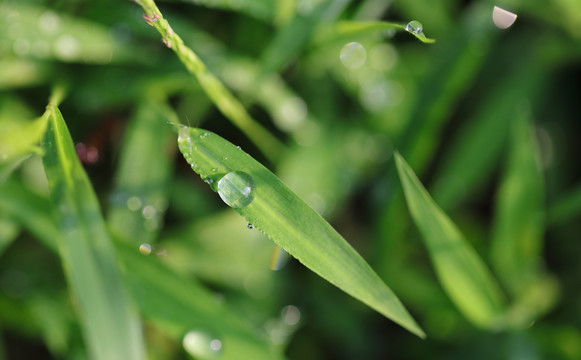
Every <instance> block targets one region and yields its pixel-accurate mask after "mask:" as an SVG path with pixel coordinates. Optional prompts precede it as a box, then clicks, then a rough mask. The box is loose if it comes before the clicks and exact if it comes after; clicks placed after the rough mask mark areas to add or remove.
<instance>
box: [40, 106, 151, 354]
mask: <svg viewBox="0 0 581 360" xmlns="http://www.w3.org/2000/svg"><path fill="white" fill-rule="evenodd" d="M45 116H46V117H48V118H49V123H48V128H47V131H46V133H45V135H44V138H43V141H42V148H43V150H44V151H45V155H44V158H43V163H44V167H45V171H46V174H47V178H48V182H49V188H50V194H51V202H52V206H53V212H54V215H55V218H56V219H57V221H58V224H59V230H60V232H61V236H60V237H59V240H58V245H59V252H60V257H61V260H62V261H63V264H64V266H65V269H66V275H67V277H68V280H69V283H70V285H71V288H72V291H73V294H74V296H75V297H76V299H77V301H78V303H79V311H80V317H81V324H82V328H83V335H84V338H85V341H86V343H87V348H88V349H89V350H88V353H90V354H91V357H92V358H94V359H98V360H99V359H102V360H105V359H106V360H112V359H120V360H121V359H124V360H125V359H143V358H144V350H143V349H144V348H143V339H142V334H141V329H140V321H139V318H138V317H137V314H136V313H135V309H134V308H133V306H132V304H131V302H130V301H129V297H128V294H127V292H126V289H125V287H124V285H123V283H122V281H121V280H122V279H121V276H120V272H119V269H118V261H117V258H116V254H115V250H114V248H113V244H112V241H111V238H110V237H109V234H108V233H107V230H106V227H105V223H104V221H103V218H102V216H101V213H100V209H99V203H98V201H97V198H96V196H95V193H94V191H93V188H92V187H91V184H90V182H89V179H88V177H87V174H86V173H85V171H84V169H83V167H82V165H81V163H80V161H79V159H78V157H77V153H76V151H75V148H74V145H73V141H72V139H71V136H70V134H69V132H68V129H67V127H66V125H65V122H64V119H63V117H62V115H61V113H60V111H59V110H58V108H57V107H56V105H55V101H51V104H50V105H49V106H48V107H47V111H46V113H45ZM112 329H115V331H112Z"/></svg>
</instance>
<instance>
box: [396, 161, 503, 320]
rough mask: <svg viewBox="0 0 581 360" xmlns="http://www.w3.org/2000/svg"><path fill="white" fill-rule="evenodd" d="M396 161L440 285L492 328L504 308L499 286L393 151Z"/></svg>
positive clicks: (461, 307) (469, 315) (467, 312)
mask: <svg viewBox="0 0 581 360" xmlns="http://www.w3.org/2000/svg"><path fill="white" fill-rule="evenodd" d="M395 160H396V165H397V170H398V173H399V177H400V179H401V182H402V185H403V189H404V194H405V198H406V201H407V204H408V207H409V210H410V213H411V215H412V218H413V220H414V222H415V223H416V226H417V227H418V228H419V229H420V232H421V233H422V238H423V240H424V243H425V244H426V247H427V248H428V252H429V253H430V257H431V258H432V261H433V263H434V267H435V269H436V274H437V275H438V278H439V280H440V283H441V284H442V287H443V288H444V290H445V291H446V292H447V294H448V296H449V297H450V299H451V300H452V301H453V302H454V304H455V305H456V307H457V308H458V309H459V310H460V311H461V312H462V313H463V314H464V315H465V316H466V317H467V318H468V319H469V320H471V321H472V322H473V323H474V324H476V325H478V326H481V327H484V328H495V327H496V326H498V325H499V324H500V323H499V321H500V316H501V315H502V314H501V312H502V310H503V298H502V295H501V292H500V287H499V286H498V284H497V283H496V281H495V280H494V278H493V276H492V274H491V273H490V271H489V270H488V269H487V267H486V265H485V264H484V262H483V261H482V260H481V259H480V257H479V256H478V254H477V253H476V252H475V251H474V249H473V248H472V247H470V245H469V244H468V243H467V242H466V240H465V239H464V237H463V235H462V234H461V233H460V231H459V230H458V228H457V227H456V225H454V223H453V222H452V221H451V220H450V218H449V217H448V216H446V214H444V212H443V211H442V210H441V209H440V208H439V207H438V206H437V205H436V203H434V201H433V200H432V198H431V197H430V195H429V194H428V192H427V191H426V189H425V188H424V187H423V186H422V184H421V183H420V181H419V180H418V178H417V177H416V176H415V174H414V173H413V171H412V169H411V168H410V167H409V165H408V164H407V163H406V162H405V160H404V159H403V158H402V157H401V155H399V154H398V153H396V154H395Z"/></svg>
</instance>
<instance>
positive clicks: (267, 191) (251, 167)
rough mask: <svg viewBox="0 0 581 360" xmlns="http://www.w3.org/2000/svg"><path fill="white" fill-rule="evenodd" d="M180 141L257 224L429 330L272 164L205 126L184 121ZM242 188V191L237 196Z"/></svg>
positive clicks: (309, 262)
mask: <svg viewBox="0 0 581 360" xmlns="http://www.w3.org/2000/svg"><path fill="white" fill-rule="evenodd" d="M178 146H179V149H180V151H181V152H182V153H183V155H184V157H185V158H186V160H187V161H188V163H190V164H191V165H192V169H194V170H195V171H196V172H197V173H198V174H200V175H201V177H202V178H203V179H205V180H206V181H207V182H208V183H211V185H212V188H213V189H214V190H219V194H220V196H221V197H222V199H223V200H225V202H227V203H229V204H230V205H232V206H233V207H234V208H235V209H236V211H238V212H239V213H240V214H241V215H242V216H244V217H245V218H246V219H247V220H248V221H249V222H250V223H252V224H253V225H254V226H255V227H256V228H257V229H259V230H260V231H262V232H263V233H264V234H266V235H267V236H268V237H269V238H270V239H272V240H273V241H274V242H276V243H277V244H278V245H280V246H281V247H283V248H284V249H285V250H286V251H288V252H289V253H290V254H291V255H293V256H294V257H295V258H297V259H298V260H299V261H301V262H302V263H303V264H304V265H305V266H307V267H308V268H310V269H311V270H313V271H314V272H315V273H317V274H318V275H320V276H321V277H323V278H324V279H326V280H327V281H329V282H331V283H332V284H334V285H335V286H337V287H339V288H340V289H342V290H343V291H345V292H347V293H348V294H350V295H352V296H353V297H355V298H357V299H359V300H361V301H362V302H364V303H366V304H367V305H369V306H371V307H372V308H373V309H375V310H377V311H378V312H380V313H381V314H383V315H385V316H386V317H387V318H389V319H391V320H393V321H395V322H396V323H398V324H400V325H401V326H403V327H404V328H406V329H408V330H409V331H411V332H413V333H414V334H416V335H418V336H421V337H423V336H424V332H423V331H422V330H421V329H420V327H419V326H418V325H417V324H416V322H415V321H414V320H413V318H412V317H411V316H410V315H409V313H408V312H407V310H406V309H405V308H404V306H403V305H402V304H401V302H400V301H399V299H398V298H397V297H396V296H395V294H394V293H393V292H392V291H391V290H390V289H389V288H388V287H387V286H386V285H385V283H384V282H383V281H382V280H381V278H379V276H378V275H377V274H376V273H375V272H374V271H373V270H372V269H371V267H370V266H369V265H368V264H367V263H366V262H365V260H363V258H361V256H360V255H359V254H358V253H357V252H356V251H355V250H354V249H353V248H352V247H351V246H350V245H349V244H348V243H347V242H346V241H345V240H344V239H343V238H342V237H341V235H339V234H338V233H337V232H336V231H335V230H334V229H333V228H332V227H331V226H330V225H329V224H328V223H327V222H326V221H325V220H324V219H323V218H322V217H320V216H319V215H318V214H317V213H316V212H315V211H314V210H312V209H311V208H310V207H308V206H307V205H306V204H305V203H304V202H303V201H302V200H301V199H300V198H299V197H298V196H297V195H295V194H294V193H293V192H292V191H291V190H290V189H288V188H287V187H286V186H285V185H284V184H283V183H282V182H281V181H280V180H279V179H278V178H277V177H276V176H275V175H274V174H272V173H271V172H270V171H268V169H266V168H265V167H264V166H262V165H261V164H260V163H258V162H257V161H256V160H254V159H253V158H252V157H250V156H249V155H248V154H246V153H245V152H244V151H242V150H240V149H238V148H237V147H236V146H234V145H233V144H231V143H229V142H228V141H226V140H224V139H223V138H221V137H220V136H218V135H216V134H213V133H211V132H208V131H205V130H202V129H196V128H188V127H183V128H182V129H181V130H180V132H179V139H178ZM241 185H242V187H241V188H240V186H241ZM239 193H242V197H239V196H237V195H239Z"/></svg>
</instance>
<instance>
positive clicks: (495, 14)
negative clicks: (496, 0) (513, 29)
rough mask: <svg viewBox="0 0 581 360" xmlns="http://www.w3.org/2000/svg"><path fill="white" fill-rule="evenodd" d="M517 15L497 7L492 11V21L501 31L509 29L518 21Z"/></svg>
mask: <svg viewBox="0 0 581 360" xmlns="http://www.w3.org/2000/svg"><path fill="white" fill-rule="evenodd" d="M516 16H517V15H516V14H514V13H511V12H510V11H507V10H504V9H503V8H499V7H498V6H495V7H494V9H493V10H492V21H494V25H496V27H497V28H499V29H506V28H509V27H510V26H511V25H512V24H514V22H515V21H516Z"/></svg>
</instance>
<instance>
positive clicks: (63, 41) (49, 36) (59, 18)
mask: <svg viewBox="0 0 581 360" xmlns="http://www.w3.org/2000/svg"><path fill="white" fill-rule="evenodd" d="M0 32H1V33H2V34H4V36H2V37H1V38H0V49H10V51H11V52H12V53H13V54H14V55H15V56H19V57H32V58H37V59H56V60H60V61H63V62H82V63H93V64H108V63H111V62H117V61H119V60H122V59H123V58H125V57H126V56H127V55H128V49H127V47H126V46H120V44H117V43H116V42H115V41H114V40H113V38H112V37H111V35H110V33H109V30H108V29H107V28H106V27H104V26H102V25H100V24H98V23H94V22H91V21H88V20H81V19H78V18H73V17H70V16H68V15H63V14H58V13H57V12H55V11H54V10H52V9H48V8H42V7H38V6H34V5H30V4H23V3H20V2H19V3H16V2H10V3H6V4H3V8H2V13H1V14H0Z"/></svg>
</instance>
